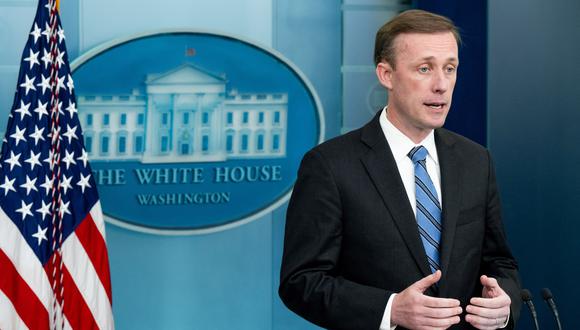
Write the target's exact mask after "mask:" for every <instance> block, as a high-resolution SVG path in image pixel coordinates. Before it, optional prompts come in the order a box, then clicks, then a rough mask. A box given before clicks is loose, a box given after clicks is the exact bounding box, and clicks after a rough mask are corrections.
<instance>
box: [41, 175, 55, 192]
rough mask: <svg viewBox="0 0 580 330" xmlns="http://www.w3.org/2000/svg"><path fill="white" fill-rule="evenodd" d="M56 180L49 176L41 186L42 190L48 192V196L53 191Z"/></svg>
mask: <svg viewBox="0 0 580 330" xmlns="http://www.w3.org/2000/svg"><path fill="white" fill-rule="evenodd" d="M53 182H54V178H52V179H51V178H49V177H48V175H45V176H44V183H43V184H41V185H40V187H41V188H44V189H45V191H46V195H50V192H51V190H52V186H53Z"/></svg>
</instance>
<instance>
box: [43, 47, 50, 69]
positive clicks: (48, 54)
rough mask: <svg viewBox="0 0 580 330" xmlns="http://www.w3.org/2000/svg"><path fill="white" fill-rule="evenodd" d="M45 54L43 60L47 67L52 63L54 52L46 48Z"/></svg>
mask: <svg viewBox="0 0 580 330" xmlns="http://www.w3.org/2000/svg"><path fill="white" fill-rule="evenodd" d="M43 51H44V55H42V58H41V60H42V62H43V63H44V68H45V69H47V68H48V65H49V64H52V54H51V53H50V52H49V51H48V50H46V49H44V50H43Z"/></svg>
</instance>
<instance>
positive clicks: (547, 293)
mask: <svg viewBox="0 0 580 330" xmlns="http://www.w3.org/2000/svg"><path fill="white" fill-rule="evenodd" d="M542 297H544V300H548V299H552V298H554V296H553V295H552V291H550V289H548V288H543V289H542Z"/></svg>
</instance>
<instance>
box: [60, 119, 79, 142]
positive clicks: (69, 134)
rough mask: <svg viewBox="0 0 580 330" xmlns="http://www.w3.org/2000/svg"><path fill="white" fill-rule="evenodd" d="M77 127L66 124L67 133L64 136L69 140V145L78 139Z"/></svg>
mask: <svg viewBox="0 0 580 330" xmlns="http://www.w3.org/2000/svg"><path fill="white" fill-rule="evenodd" d="M76 130H77V126H74V127H70V126H69V124H66V133H64V134H63V135H64V136H65V137H67V138H68V143H69V144H70V143H71V142H72V140H73V139H78V137H77V135H76V133H75V132H76Z"/></svg>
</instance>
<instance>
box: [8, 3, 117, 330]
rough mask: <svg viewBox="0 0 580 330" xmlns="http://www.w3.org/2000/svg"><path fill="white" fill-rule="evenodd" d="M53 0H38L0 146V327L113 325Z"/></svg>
mask: <svg viewBox="0 0 580 330" xmlns="http://www.w3.org/2000/svg"><path fill="white" fill-rule="evenodd" d="M74 88H75V87H74V83H73V80H72V77H71V74H70V68H69V64H68V56H67V53H66V47H65V35H64V31H63V29H62V27H61V24H60V18H59V15H58V10H57V5H56V3H55V0H50V1H49V0H39V4H38V9H37V12H36V17H35V19H34V23H33V26H32V29H31V32H30V35H29V36H28V41H27V43H26V46H25V48H24V52H23V56H22V62H21V66H20V74H19V77H18V83H17V86H16V95H15V98H14V104H13V106H12V111H11V113H10V115H9V118H8V127H7V130H6V135H5V138H4V141H3V144H2V154H1V155H0V157H1V158H0V166H1V167H0V329H2V330H9V329H27V328H28V329H113V328H114V324H113V313H112V307H111V301H112V300H111V281H110V275H109V261H108V255H107V246H106V243H105V225H104V222H103V216H102V212H101V206H100V202H99V196H98V194H97V190H96V185H95V181H94V179H93V176H92V172H91V168H90V166H89V163H88V162H87V152H86V151H85V149H84V146H83V138H82V133H81V127H80V123H79V118H78V114H77V109H76V102H75V93H74Z"/></svg>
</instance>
